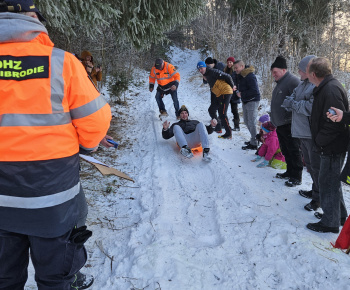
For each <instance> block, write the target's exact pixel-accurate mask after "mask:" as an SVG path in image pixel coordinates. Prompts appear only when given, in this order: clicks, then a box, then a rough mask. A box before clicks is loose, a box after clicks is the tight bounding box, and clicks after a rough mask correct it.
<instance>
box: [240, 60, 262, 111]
mask: <svg viewBox="0 0 350 290" xmlns="http://www.w3.org/2000/svg"><path fill="white" fill-rule="evenodd" d="M254 72H255V69H254V67H252V66H247V65H246V66H245V69H243V70H242V71H241V73H239V74H237V78H236V80H237V84H236V86H237V90H239V91H240V92H241V100H242V102H243V104H244V103H248V102H252V101H260V91H259V86H258V82H257V80H256V76H255V74H254Z"/></svg>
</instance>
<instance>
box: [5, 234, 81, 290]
mask: <svg viewBox="0 0 350 290" xmlns="http://www.w3.org/2000/svg"><path fill="white" fill-rule="evenodd" d="M70 235H71V232H70V231H69V232H68V233H66V234H64V235H63V236H60V237H57V238H40V237H34V236H27V235H22V234H16V233H11V232H7V231H3V230H0V289H1V290H23V289H24V285H25V283H26V281H27V278H28V273H27V267H28V263H29V249H30V256H31V259H32V262H33V266H34V269H35V280H36V282H37V285H38V289H39V290H68V289H69V290H70V289H72V288H71V283H72V282H73V280H74V275H75V273H77V272H78V271H79V270H80V268H81V267H83V266H84V264H85V262H86V259H87V254H86V250H85V248H84V246H82V245H76V244H74V243H72V242H71V241H70Z"/></svg>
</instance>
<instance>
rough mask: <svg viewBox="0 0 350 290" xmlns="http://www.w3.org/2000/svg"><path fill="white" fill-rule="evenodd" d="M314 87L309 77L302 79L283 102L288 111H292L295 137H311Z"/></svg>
mask: <svg viewBox="0 0 350 290" xmlns="http://www.w3.org/2000/svg"><path fill="white" fill-rule="evenodd" d="M314 87H315V85H313V84H312V83H310V82H309V80H308V79H306V80H304V81H302V82H301V83H300V84H299V86H297V87H296V88H295V89H294V91H293V94H291V96H289V97H287V98H286V99H285V100H284V102H283V104H282V107H283V108H285V110H286V111H289V112H292V136H293V137H294V138H304V139H311V129H310V120H309V119H310V118H309V117H310V116H311V110H312V103H313V101H314V97H313V95H312V91H313V89H314Z"/></svg>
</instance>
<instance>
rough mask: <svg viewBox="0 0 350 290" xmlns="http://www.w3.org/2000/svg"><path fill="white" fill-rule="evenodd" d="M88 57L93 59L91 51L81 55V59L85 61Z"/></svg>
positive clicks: (85, 51)
mask: <svg viewBox="0 0 350 290" xmlns="http://www.w3.org/2000/svg"><path fill="white" fill-rule="evenodd" d="M87 56H91V57H92V54H91V52H90V51H88V50H84V51H83V52H82V53H81V55H80V58H81V59H82V60H85V57H87Z"/></svg>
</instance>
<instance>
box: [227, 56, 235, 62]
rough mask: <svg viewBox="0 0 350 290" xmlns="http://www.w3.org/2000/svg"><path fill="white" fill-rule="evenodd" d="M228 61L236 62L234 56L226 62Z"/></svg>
mask: <svg viewBox="0 0 350 290" xmlns="http://www.w3.org/2000/svg"><path fill="white" fill-rule="evenodd" d="M228 61H232V62H235V58H234V57H233V56H230V57H229V58H228V59H227V60H226V62H228Z"/></svg>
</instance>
